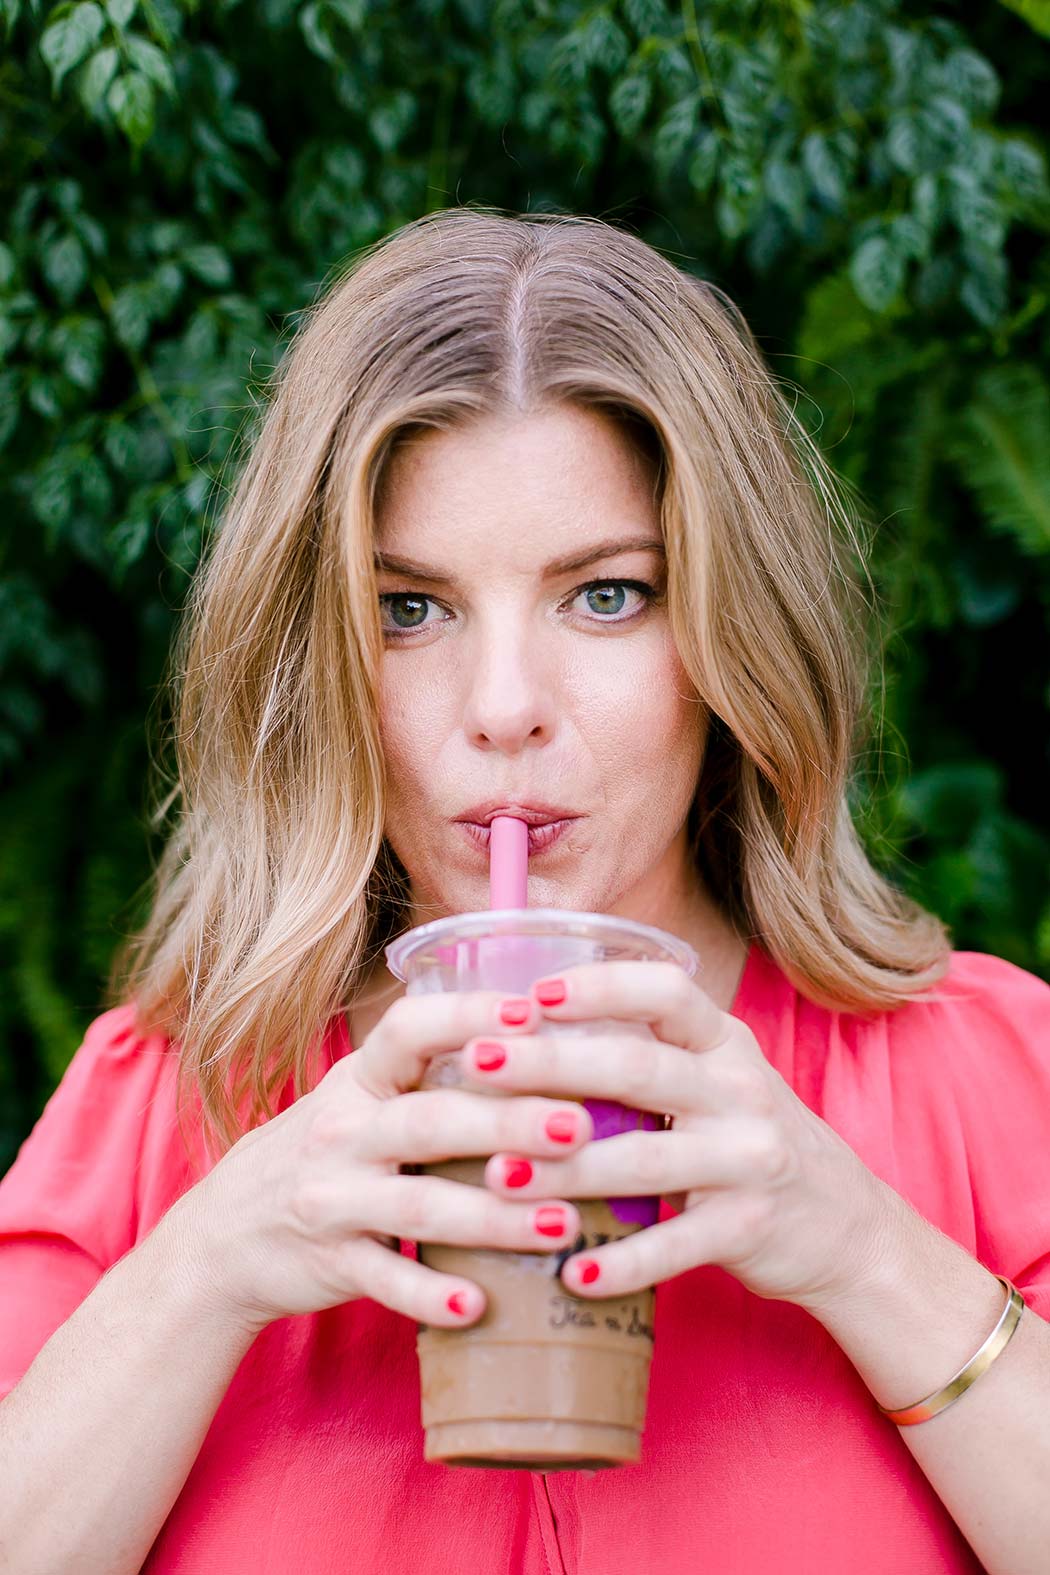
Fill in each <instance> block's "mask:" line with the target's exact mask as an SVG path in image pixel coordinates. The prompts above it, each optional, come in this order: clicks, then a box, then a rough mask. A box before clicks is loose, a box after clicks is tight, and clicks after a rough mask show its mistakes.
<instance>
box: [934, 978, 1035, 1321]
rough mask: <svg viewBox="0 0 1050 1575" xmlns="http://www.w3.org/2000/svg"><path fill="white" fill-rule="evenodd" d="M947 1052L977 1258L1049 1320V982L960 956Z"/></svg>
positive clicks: (944, 1052) (944, 1053)
mask: <svg viewBox="0 0 1050 1575" xmlns="http://www.w3.org/2000/svg"><path fill="white" fill-rule="evenodd" d="M952 982H953V986H954V987H955V989H956V990H957V991H958V994H957V996H956V999H955V1001H954V1002H953V1007H954V1008H955V1010H953V1011H952V1012H951V1013H950V1014H949V1020H948V1021H946V1022H945V1023H944V1025H943V1026H944V1035H943V1039H942V1042H941V1044H940V1046H939V1047H938V1054H939V1056H941V1057H944V1058H950V1060H951V1062H952V1063H953V1068H952V1075H951V1077H950V1080H949V1082H950V1087H951V1097H952V1099H954V1101H955V1103H956V1104H957V1106H958V1109H959V1114H960V1116H961V1119H962V1128H963V1133H964V1138H965V1145H966V1161H967V1165H968V1167H969V1171H970V1183H971V1191H972V1194H973V1211H974V1215H973V1217H974V1223H975V1227H976V1237H977V1256H978V1257H979V1258H980V1259H981V1261H982V1262H983V1263H984V1264H986V1265H987V1266H988V1267H989V1268H991V1269H994V1270H995V1271H997V1272H998V1273H1000V1274H1003V1275H1006V1277H1007V1278H1008V1279H1011V1280H1013V1282H1014V1283H1015V1285H1016V1286H1017V1288H1018V1290H1020V1291H1021V1292H1022V1293H1023V1295H1024V1297H1025V1300H1026V1301H1027V1303H1028V1305H1029V1306H1030V1307H1031V1308H1033V1310H1034V1311H1035V1312H1036V1313H1038V1315H1039V1316H1040V1317H1041V1318H1045V1319H1050V985H1048V984H1047V983H1045V981H1044V980H1042V979H1039V978H1037V977H1036V976H1035V975H1034V974H1031V973H1027V972H1026V971H1025V970H1024V969H1022V968H1018V967H1016V966H1015V965H1014V964H1013V963H1009V962H1006V961H1005V960H1004V959H1002V958H999V957H992V956H988V955H985V954H984V953H980V952H957V953H956V954H955V966H954V968H953V973H952Z"/></svg>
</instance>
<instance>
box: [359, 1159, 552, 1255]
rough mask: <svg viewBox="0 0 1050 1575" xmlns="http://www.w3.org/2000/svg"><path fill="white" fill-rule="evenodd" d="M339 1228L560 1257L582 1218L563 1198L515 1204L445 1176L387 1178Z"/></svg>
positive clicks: (364, 1196)
mask: <svg viewBox="0 0 1050 1575" xmlns="http://www.w3.org/2000/svg"><path fill="white" fill-rule="evenodd" d="M340 1225H341V1227H342V1228H345V1229H347V1230H362V1231H370V1232H373V1233H375V1234H378V1235H382V1236H399V1237H400V1238H401V1239H402V1240H404V1241H422V1242H443V1243H445V1244H446V1245H448V1246H454V1247H493V1248H497V1249H502V1250H503V1251H506V1252H550V1251H554V1252H560V1251H563V1250H564V1248H565V1243H566V1242H567V1241H573V1240H575V1238H576V1236H577V1234H578V1233H579V1230H580V1213H579V1210H578V1209H577V1208H576V1206H575V1205H574V1204H572V1203H569V1202H568V1201H567V1200H566V1199H563V1198H558V1197H553V1198H543V1199H538V1200H537V1201H535V1202H532V1201H530V1202H529V1203H528V1204H523V1203H510V1202H506V1201H504V1199H502V1198H497V1197H495V1196H494V1195H493V1194H492V1193H491V1192H490V1191H489V1190H488V1188H486V1187H472V1186H468V1185H467V1184H466V1183H464V1182H462V1181H449V1180H448V1179H447V1178H446V1177H444V1176H386V1177H383V1178H382V1179H380V1180H379V1181H377V1182H376V1184H375V1185H374V1186H373V1187H370V1188H362V1189H361V1195H360V1196H359V1197H358V1198H357V1199H355V1200H354V1201H353V1202H350V1203H349V1204H345V1205H344V1206H343V1208H342V1209H341V1210H340Z"/></svg>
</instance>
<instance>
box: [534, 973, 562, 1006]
mask: <svg viewBox="0 0 1050 1575" xmlns="http://www.w3.org/2000/svg"><path fill="white" fill-rule="evenodd" d="M532 989H533V993H534V995H535V997H536V999H537V1001H539V1003H540V1005H541V1006H560V1005H561V1004H562V1002H563V1001H564V999H565V995H566V990H565V981H564V979H540V980H538V981H537V983H536V984H534V985H533V987H532Z"/></svg>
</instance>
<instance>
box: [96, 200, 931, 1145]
mask: <svg viewBox="0 0 1050 1575" xmlns="http://www.w3.org/2000/svg"><path fill="white" fill-rule="evenodd" d="M265 393H266V398H265V399H264V401H263V402H262V407H263V408H262V414H261V415H260V418H259V420H258V421H257V422H256V423H255V424H254V427H253V429H252V430H251V431H250V432H249V433H247V434H246V436H245V440H244V443H243V454H242V453H238V458H237V468H238V472H239V473H238V475H237V478H236V485H235V486H234V487H233V488H232V490H231V491H230V492H229V498H228V503H227V505H226V507H225V509H224V511H223V514H222V518H221V521H220V522H219V524H218V528H217V529H215V530H214V531H213V533H212V536H211V539H210V541H209V544H208V547H207V549H206V551H205V553H204V555H203V557H202V560H201V563H200V566H199V568H198V571H197V573H196V575H195V576H194V580H193V583H192V586H191V590H190V594H189V597H188V599H187V603H186V606H185V608H184V610H183V616H182V619H181V621H180V624H179V628H178V630H177V632H176V638H175V640H174V641H173V644H172V653H171V658H170V664H169V672H168V674H167V675H166V684H165V686H164V688H163V689H162V691H161V693H162V694H163V695H166V696H167V697H168V698H169V699H170V703H171V715H170V721H171V724H172V725H171V727H170V733H169V737H168V739H167V742H168V744H169V745H170V746H171V750H172V752H173V763H172V757H171V756H169V763H168V764H167V765H165V766H162V765H160V764H159V763H157V762H155V763H154V771H155V774H156V776H157V781H156V782H155V784H154V788H153V790H152V792H153V794H154V795H155V796H153V797H152V799H151V806H150V809H151V817H152V824H153V826H154V828H157V827H161V828H165V827H166V831H165V835H164V847H163V853H162V854H161V856H160V858H159V860H158V862H157V866H156V869H155V871H154V874H153V877H152V882H151V885H150V897H151V903H150V909H149V914H148V918H147V920H146V922H145V923H144V924H143V926H142V927H141V928H140V929H139V930H138V931H137V932H136V933H134V934H132V935H130V936H126V937H125V938H124V939H123V941H122V944H121V945H120V947H119V949H118V951H117V953H116V955H115V957H114V960H113V965H112V969H111V973H110V978H109V982H108V998H109V1001H110V1003H111V1004H118V1003H121V1002H124V1001H127V1000H128V999H131V1000H132V1001H133V1002H134V1005H135V1011H136V1018H137V1023H138V1026H139V1028H140V1030H141V1031H142V1032H161V1033H163V1034H165V1035H166V1036H167V1037H168V1038H169V1039H170V1040H172V1041H173V1042H177V1045H178V1055H179V1078H180V1088H182V1089H184V1090H185V1089H186V1088H187V1087H188V1086H191V1087H192V1089H193V1091H194V1092H195V1094H196V1095H197V1096H199V1110H200V1112H201V1113H202V1115H203V1118H204V1119H203V1123H202V1125H203V1128H204V1129H205V1130H206V1132H207V1135H208V1138H209V1140H210V1141H211V1142H213V1144H214V1145H215V1147H216V1151H217V1152H218V1153H221V1152H225V1151H226V1149H228V1148H229V1147H230V1146H232V1144H233V1143H234V1142H235V1141H236V1140H237V1138H238V1137H239V1136H240V1135H241V1134H242V1133H243V1132H244V1131H246V1130H247V1129H248V1128H249V1127H250V1126H253V1125H256V1124H258V1122H259V1121H261V1120H265V1119H268V1118H269V1117H270V1116H271V1115H272V1114H273V1113H274V1100H275V1097H276V1096H277V1095H278V1093H279V1092H280V1090H282V1089H283V1088H285V1087H286V1085H287V1083H288V1079H289V1077H291V1078H292V1080H293V1089H294V1097H296V1098H298V1097H299V1096H300V1094H302V1093H303V1092H305V1091H307V1089H308V1088H310V1087H311V1086H313V1085H314V1082H315V1080H316V1068H315V1066H314V1063H313V1053H314V1051H315V1050H316V1048H317V1047H318V1044H319V1042H320V1041H319V1035H321V1034H322V1032H323V1030H324V1028H325V1025H327V1024H328V1023H330V1021H331V1019H332V1017H333V1016H334V1015H335V1014H337V1013H338V1012H340V1011H343V1010H346V1009H347V1008H348V1007H349V1006H350V1005H351V1004H352V1003H353V1000H354V997H355V993H356V992H357V990H358V989H359V988H360V987H361V985H362V984H363V983H364V980H365V979H366V978H367V976H368V974H369V972H370V971H371V970H372V969H373V968H374V966H375V964H376V961H377V959H379V958H380V957H381V956H382V949H383V947H384V946H385V944H386V943H387V941H389V940H390V939H391V938H392V937H393V936H394V935H396V934H397V933H399V931H400V930H402V929H404V927H405V924H406V922H407V920H406V917H405V916H406V911H407V906H406V905H407V887H408V876H407V873H406V871H405V870H404V868H403V867H402V866H401V865H400V862H399V861H398V860H397V858H396V856H395V855H394V854H393V852H392V850H391V849H390V847H389V845H388V844H387V842H386V840H385V838H384V835H383V826H384V758H383V753H382V750H381V744H380V733H379V711H378V699H377V695H378V676H379V667H380V662H381V660H382V653H383V640H382V633H381V629H380V623H379V605H378V592H377V586H376V577H375V571H374V568H373V561H372V553H373V526H374V513H375V503H376V497H377V492H378V489H379V487H380V485H381V482H382V478H383V474H384V466H385V465H386V464H387V463H388V462H389V459H390V457H391V455H392V453H393V452H394V450H395V448H396V446H397V444H398V442H399V440H400V439H401V438H403V437H404V436H406V435H408V434H411V433H412V432H413V431H419V430H420V429H421V428H437V429H446V430H447V429H449V428H451V427H453V426H455V424H456V423H460V422H465V421H470V420H471V419H473V418H476V417H483V416H487V415H506V414H514V415H525V414H527V413H529V412H534V411H536V410H538V409H541V408H549V407H550V406H551V405H552V404H555V403H557V402H561V401H575V402H577V403H579V404H581V405H585V406H590V407H595V408H597V409H599V410H600V411H602V412H603V413H605V414H606V415H608V416H611V417H613V418H614V419H616V420H617V421H618V422H619V423H621V424H622V428H623V430H624V431H625V432H628V433H629V434H630V435H631V437H632V439H633V440H634V441H636V442H637V443H639V444H640V445H641V446H642V448H643V449H644V451H645V452H646V454H647V455H648V456H649V457H650V458H651V459H652V460H653V461H654V462H655V466H656V475H657V481H658V497H659V506H660V520H661V530H662V533H663V536H664V539H665V542H666V547H667V558H668V575H669V583H668V610H669V617H670V621H671V628H672V633H673V637H674V639H675V642H676V645H677V648H678V651H679V653H680V655H681V659H682V662H683V664H684V666H685V668H686V670H687V672H688V673H689V675H690V677H691V680H692V683H693V685H694V686H695V690H696V694H697V697H698V699H699V700H700V702H702V704H703V706H704V707H705V708H706V710H707V713H708V726H709V736H708V742H707V746H706V752H705V757H704V761H703V766H702V770H701V773H700V777H699V780H698V782H697V785H696V795H695V799H694V801H693V804H692V807H691V809H690V819H689V830H690V833H691V843H690V845H691V850H692V856H693V858H694V860H695V866H696V870H697V872H698V874H699V876H700V878H701V880H702V881H703V883H704V886H705V888H706V890H707V891H708V893H709V894H710V896H711V897H712V899H713V900H714V901H715V902H716V903H717V904H718V905H719V907H720V909H721V911H722V912H723V913H724V915H725V916H726V918H727V920H728V921H729V922H730V923H731V924H732V925H733V926H734V927H735V928H736V930H737V931H738V933H740V934H741V935H742V936H744V937H746V938H748V939H754V940H757V941H759V942H760V943H761V944H762V946H763V947H764V948H765V949H766V951H767V952H768V953H769V954H770V955H771V956H772V957H773V959H774V960H775V961H776V962H777V963H778V964H779V966H780V967H781V968H782V969H783V970H784V971H785V973H786V974H787V975H788V976H789V978H790V979H791V980H792V982H793V983H794V984H795V985H796V987H797V988H798V989H799V990H800V991H801V992H802V993H803V994H804V995H806V996H807V997H808V998H810V999H812V1000H813V1001H815V1002H817V1003H819V1004H822V1005H827V1006H831V1007H835V1008H839V1009H842V1010H848V1011H856V1012H860V1013H864V1014H868V1013H871V1012H877V1011H880V1010H886V1009H892V1008H896V1007H898V1006H900V1005H902V1004H904V1003H905V1002H906V1001H908V1000H909V999H912V998H914V997H915V996H916V995H918V994H920V993H921V992H925V991H928V989H929V987H930V986H932V985H933V984H935V983H936V982H937V981H938V980H939V979H940V978H942V977H943V975H944V973H945V971H946V969H947V966H948V961H949V958H950V943H949V940H948V937H947V934H946V931H945V929H944V926H943V925H942V924H941V922H940V921H939V920H938V919H937V918H936V917H935V916H934V915H932V914H930V913H928V912H927V911H925V910H924V909H923V908H921V907H919V906H918V905H917V904H916V903H914V902H913V901H912V900H911V899H909V898H908V897H906V896H905V895H904V894H903V893H902V892H901V891H900V890H899V889H897V888H896V887H895V886H894V885H893V884H892V883H891V882H890V881H889V880H888V879H887V878H886V877H885V876H883V875H882V874H880V873H879V872H878V871H877V870H876V869H875V868H874V867H873V865H872V864H871V863H870V862H869V858H868V856H867V854H866V853H865V851H864V848H863V847H862V845H861V841H860V838H859V836H858V833H857V830H856V828H855V825H854V822H853V818H852V813H851V808H850V803H849V800H848V794H849V790H850V789H851V787H852V786H853V785H855V767H856V762H857V760H858V758H859V755H858V752H859V750H860V749H861V747H862V746H863V745H865V744H866V743H867V742H868V741H869V740H870V738H871V737H872V734H873V729H874V726H875V718H874V710H875V708H874V707H873V706H872V705H870V704H869V703H867V700H866V696H867V693H868V686H869V681H870V677H871V673H872V670H873V667H872V664H873V661H874V662H877V660H878V654H877V653H878V634H877V629H876V620H875V619H874V618H873V617H872V616H871V604H870V602H869V599H868V597H867V595H866V593H865V590H864V585H863V581H864V580H866V571H865V572H864V573H863V574H862V573H859V572H858V571H859V570H862V566H863V561H864V555H865V550H866V542H865V539H864V532H865V529H866V527H865V525H864V522H863V515H862V511H861V510H860V508H859V507H858V506H857V503H856V500H855V498H854V496H853V494H852V490H851V489H850V487H849V486H848V485H847V484H846V483H845V482H844V481H843V480H841V479H840V478H839V477H837V476H836V475H835V473H834V472H833V471H832V469H831V468H830V466H829V465H828V463H827V462H826V461H825V459H824V458H823V456H822V454H821V453H820V451H819V449H818V447H817V445H816V444H815V443H814V441H813V440H812V438H811V437H810V436H809V435H808V433H807V432H806V430H805V428H804V426H803V425H802V423H801V422H800V420H799V419H798V417H797V415H796V414H795V400H794V399H793V398H791V397H789V395H788V393H787V392H786V385H785V386H784V387H782V386H781V385H780V384H779V383H778V382H777V380H775V379H774V377H773V375H772V373H771V372H770V370H769V369H768V368H767V366H766V365H765V363H764V361H763V358H762V355H761V353H760V351H759V349H758V347H757V344H756V342H755V339H754V337H753V335H752V333H751V331H750V330H749V328H748V325H747V324H746V322H745V321H744V319H743V317H742V315H741V314H740V311H739V309H738V308H737V307H736V306H735V305H734V303H733V302H732V301H731V300H730V299H729V298H728V296H726V294H725V293H724V292H722V291H721V290H719V289H718V288H717V287H715V286H714V285H712V284H710V283H707V282H706V281H704V280H702V279H699V278H697V277H694V276H693V275H691V274H689V273H687V272H685V271H683V270H681V269H679V268H678V267H676V266H675V265H673V264H672V263H671V262H669V261H668V260H667V259H665V258H664V257H663V256H662V255H661V254H660V253H659V252H657V251H656V250H654V249H653V248H652V247H651V246H649V245H647V244H646V243H645V242H644V241H642V240H640V239H639V238H638V237H637V236H635V235H632V234H630V233H628V232H626V231H624V230H622V229H620V228H618V227H616V226H613V225H610V224H608V223H605V222H603V221H601V220H598V219H595V218H590V217H581V216H577V215H563V214H547V213H543V214H511V215H508V214H506V213H505V212H502V211H497V210H495V209H492V208H488V207H486V208H480V207H457V208H450V209H445V210H442V211H440V212H436V213H430V214H427V215H426V216H425V217H422V218H419V219H416V220H414V221H412V222H411V223H408V224H406V225H404V226H402V227H401V228H400V229H398V230H396V231H394V232H393V233H391V234H390V235H388V236H386V237H385V238H383V239H382V240H380V241H379V242H377V243H375V244H374V245H372V246H370V247H369V248H367V249H366V250H365V251H363V252H362V253H360V254H358V255H356V256H355V257H354V259H353V260H352V262H351V265H350V267H349V269H348V270H347V271H346V272H345V273H344V274H343V275H342V276H341V277H339V278H337V279H336V280H335V281H334V282H330V283H329V284H328V285H327V287H326V288H325V289H324V290H322V291H321V292H320V293H319V298H318V300H317V301H316V302H315V303H314V304H313V305H312V306H311V307H310V308H309V309H308V310H307V311H306V312H305V314H304V315H303V317H302V318H301V320H300V321H299V323H298V324H297V326H296V330H295V333H294V335H293V337H292V340H291V343H290V344H289V346H288V348H287V350H286V351H285V353H284V354H283V355H282V357H281V358H280V362H279V364H278V366H277V368H276V369H275V371H274V373H273V375H272V378H271V380H270V383H269V385H268V387H267V388H266V390H265ZM868 583H869V585H870V582H868ZM173 810H174V817H173V823H172V824H170V825H167V822H168V817H169V815H170V814H171V812H172V811H173Z"/></svg>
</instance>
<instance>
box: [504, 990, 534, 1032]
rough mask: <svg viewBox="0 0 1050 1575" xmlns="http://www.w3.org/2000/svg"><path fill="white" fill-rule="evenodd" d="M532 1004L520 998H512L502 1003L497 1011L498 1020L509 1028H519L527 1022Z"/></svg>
mask: <svg viewBox="0 0 1050 1575" xmlns="http://www.w3.org/2000/svg"><path fill="white" fill-rule="evenodd" d="M531 1009H532V1003H531V1002H530V1001H526V1000H525V999H524V998H523V997H522V996H520V995H519V996H513V997H512V998H511V999H510V1000H509V1001H504V1002H503V1003H502V1005H501V1006H500V1009H499V1020H500V1022H501V1023H506V1024H507V1026H508V1027H509V1028H519V1027H520V1026H521V1024H522V1023H524V1022H527V1021H528V1016H529V1012H530V1011H531Z"/></svg>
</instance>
